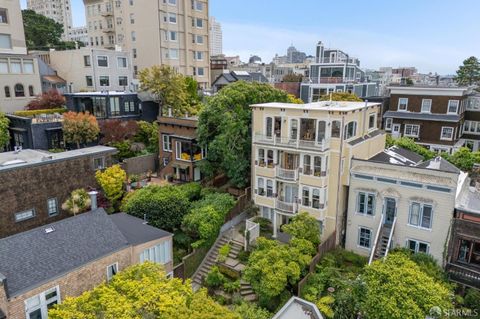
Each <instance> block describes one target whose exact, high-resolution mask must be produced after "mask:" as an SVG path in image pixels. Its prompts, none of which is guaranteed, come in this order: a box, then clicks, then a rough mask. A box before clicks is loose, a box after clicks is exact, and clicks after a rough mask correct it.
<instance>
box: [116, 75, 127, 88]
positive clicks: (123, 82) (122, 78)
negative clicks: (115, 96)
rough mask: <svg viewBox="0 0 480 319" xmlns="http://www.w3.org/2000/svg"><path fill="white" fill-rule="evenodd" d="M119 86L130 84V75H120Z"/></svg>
mask: <svg viewBox="0 0 480 319" xmlns="http://www.w3.org/2000/svg"><path fill="white" fill-rule="evenodd" d="M118 85H119V86H128V76H119V77H118Z"/></svg>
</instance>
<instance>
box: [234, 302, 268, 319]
mask: <svg viewBox="0 0 480 319" xmlns="http://www.w3.org/2000/svg"><path fill="white" fill-rule="evenodd" d="M233 310H234V311H235V312H236V313H237V314H239V315H240V317H241V318H242V319H270V318H272V314H271V313H270V312H269V311H268V310H266V309H263V308H261V307H259V306H257V305H256V304H254V303H249V302H242V303H241V304H240V305H238V306H235V307H234V308H233Z"/></svg>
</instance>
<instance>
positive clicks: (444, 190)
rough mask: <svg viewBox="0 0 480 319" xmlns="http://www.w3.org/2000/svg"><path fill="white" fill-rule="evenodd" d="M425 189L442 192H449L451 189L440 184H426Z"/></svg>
mask: <svg viewBox="0 0 480 319" xmlns="http://www.w3.org/2000/svg"><path fill="white" fill-rule="evenodd" d="M427 189H429V190H432V191H436V192H443V193H450V192H451V189H450V188H447V187H440V186H431V185H427Z"/></svg>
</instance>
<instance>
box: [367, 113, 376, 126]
mask: <svg viewBox="0 0 480 319" xmlns="http://www.w3.org/2000/svg"><path fill="white" fill-rule="evenodd" d="M375 120H376V115H375V113H373V114H370V115H369V117H368V128H369V129H373V128H375V127H376V125H375Z"/></svg>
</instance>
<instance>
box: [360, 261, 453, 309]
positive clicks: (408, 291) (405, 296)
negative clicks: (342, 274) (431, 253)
mask: <svg viewBox="0 0 480 319" xmlns="http://www.w3.org/2000/svg"><path fill="white" fill-rule="evenodd" d="M361 281H363V282H364V288H365V292H364V300H363V303H362V309H363V312H364V314H365V315H366V317H367V318H369V319H377V318H378V319H381V318H382V319H383V318H391V319H400V318H402V319H403V318H425V317H426V316H427V315H429V314H430V309H431V308H432V307H434V306H435V307H440V309H450V308H451V307H452V304H451V300H450V296H451V293H452V292H451V291H450V287H448V286H446V285H445V284H444V283H443V282H437V281H435V279H434V278H432V277H430V276H428V275H427V274H426V273H424V272H423V271H421V269H420V267H419V266H418V265H417V264H416V263H415V262H413V261H412V260H410V259H409V257H408V256H407V255H405V254H403V253H398V252H397V253H391V254H389V255H388V257H387V258H384V259H382V260H377V261H375V262H374V263H373V264H372V265H370V266H368V267H366V269H365V272H364V274H363V275H362V276H361Z"/></svg>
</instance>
